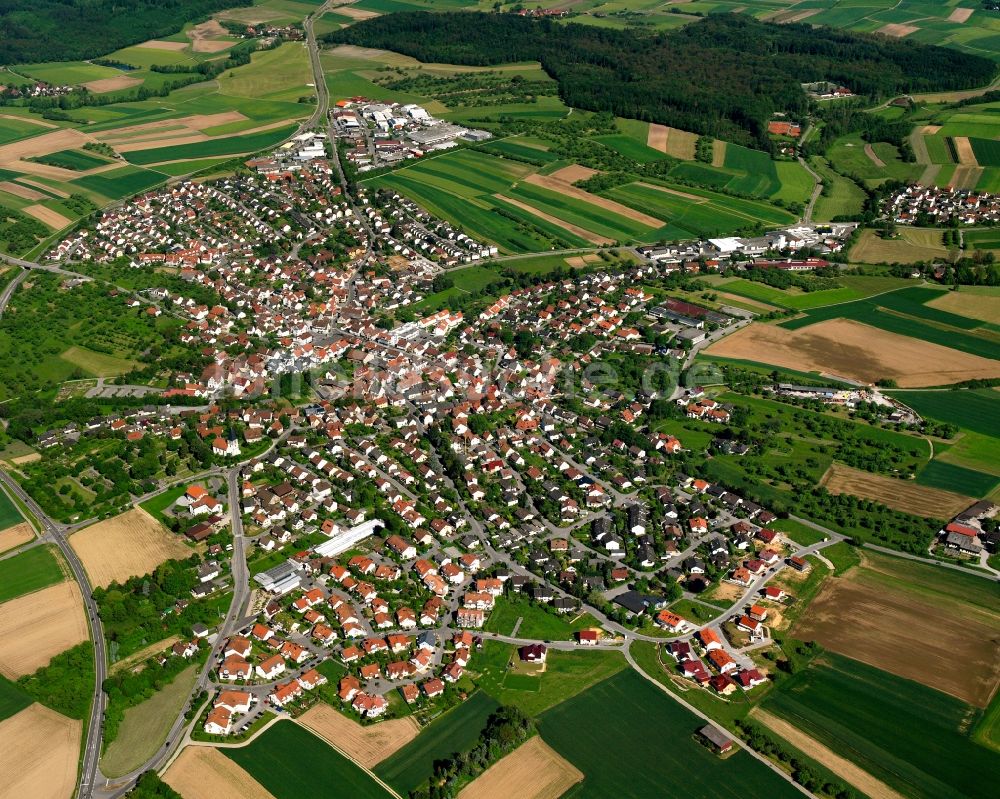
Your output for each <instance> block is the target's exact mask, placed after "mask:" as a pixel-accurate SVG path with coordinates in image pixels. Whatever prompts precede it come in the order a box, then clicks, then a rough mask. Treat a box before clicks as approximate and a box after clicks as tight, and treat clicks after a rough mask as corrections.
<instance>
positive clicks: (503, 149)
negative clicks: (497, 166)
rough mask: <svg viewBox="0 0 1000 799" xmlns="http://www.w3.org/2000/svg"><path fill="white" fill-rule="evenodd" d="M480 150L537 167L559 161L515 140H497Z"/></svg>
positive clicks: (538, 149)
mask: <svg viewBox="0 0 1000 799" xmlns="http://www.w3.org/2000/svg"><path fill="white" fill-rule="evenodd" d="M480 149H481V150H484V151H485V152H488V153H492V154H494V155H500V156H504V155H507V156H510V157H511V158H513V159H514V160H517V161H528V162H530V163H535V164H538V165H539V166H544V165H545V164H551V163H553V162H554V161H558V160H559V159H558V156H555V155H553V154H552V153H550V152H549V151H548V150H542V149H540V148H538V147H531V146H529V145H527V144H523V143H522V142H520V141H519V140H518V139H517V138H511V139H498V140H497V141H493V142H489V143H487V144H484V145H483V146H482V147H480Z"/></svg>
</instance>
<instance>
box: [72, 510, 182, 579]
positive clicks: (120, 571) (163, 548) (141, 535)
mask: <svg viewBox="0 0 1000 799" xmlns="http://www.w3.org/2000/svg"><path fill="white" fill-rule="evenodd" d="M69 542H70V544H71V545H72V547H73V549H74V550H76V554H77V555H79V556H80V560H82V561H83V567H84V568H85V569H86V570H87V574H88V575H90V581H91V583H93V585H95V586H99V587H101V588H104V587H106V586H108V585H110V584H111V583H113V582H122V581H123V580H127V579H128V578H129V577H137V576H140V575H143V574H149V573H150V572H151V571H152V570H153V569H155V568H156V567H157V566H159V565H160V564H161V563H163V562H164V561H167V560H170V559H172V558H173V559H182V558H187V557H190V556H191V552H192V551H191V549H190V548H188V547H187V546H186V545H185V544H184V543H183V542H182V541H181V540H180V538H179V537H178V536H176V535H174V534H173V533H171V532H170V531H169V530H167V528H166V527H164V526H163V525H162V524H160V523H159V522H158V521H157V520H156V519H154V518H153V517H152V516H150V515H149V514H148V513H146V511H144V510H143V509H142V508H133V509H132V510H130V511H126V512H125V513H123V514H121V515H120V516H115V517H114V518H113V519H107V520H106V521H103V522H98V523H97V524H94V525H91V526H90V527H87V528H86V529H84V530H81V531H80V532H78V533H74V534H73V535H72V536H70V539H69Z"/></svg>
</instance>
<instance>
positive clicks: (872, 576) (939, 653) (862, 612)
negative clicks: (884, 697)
mask: <svg viewBox="0 0 1000 799" xmlns="http://www.w3.org/2000/svg"><path fill="white" fill-rule="evenodd" d="M859 552H860V555H861V561H862V562H861V566H860V567H857V568H854V569H852V570H850V571H849V572H848V573H846V574H845V575H842V576H840V577H836V578H833V579H830V580H827V581H826V582H825V583H824V584H823V587H822V589H821V591H820V593H819V595H818V596H817V597H816V598H815V599H813V600H812V602H811V603H810V604H809V607H808V608H807V610H806V612H805V613H804V614H803V615H802V616H800V617H799V619H798V620H797V622H796V624H795V626H794V627H793V629H792V634H793V635H794V636H795V637H796V638H800V639H802V640H815V641H818V642H819V643H820V644H822V645H823V646H824V647H825V648H826V649H829V650H832V651H834V652H837V653H839V654H841V655H846V656H848V657H851V658H854V659H855V660H860V661H863V662H864V663H867V664H869V665H871V666H876V667H878V668H880V669H884V670H886V671H888V672H891V673H892V674H895V675H898V676H900V677H905V678H907V679H910V680H916V681H917V682H920V683H922V684H924V685H927V686H929V687H931V688H935V689H937V690H939V691H943V692H945V693H948V694H950V695H952V696H955V697H958V698H959V699H961V700H962V701H964V702H968V703H969V704H972V705H976V706H978V707H985V706H986V704H987V703H988V702H989V700H990V697H991V696H992V694H993V691H994V690H995V688H996V686H997V682H998V680H1000V661H998V655H1000V643H998V641H997V634H998V632H1000V613H998V612H997V610H996V608H995V607H994V608H986V607H982V606H980V605H973V604H972V603H970V602H967V601H965V599H964V598H961V597H956V596H955V594H954V592H953V587H952V586H944V587H943V589H942V590H941V591H938V590H935V589H936V586H935V585H934V584H933V583H931V584H927V585H920V584H918V585H917V586H913V585H910V584H908V583H907V582H906V581H905V580H903V579H901V578H900V574H899V572H897V571H896V570H895V564H894V563H893V562H892V561H893V560H895V559H892V558H891V556H889V557H888V558H887V559H883V560H875V559H872V558H871V557H870V556H869V553H868V552H867V551H866V550H859ZM919 565H921V566H922V567H923V568H922V571H923V572H924V573H928V572H930V573H933V572H934V567H932V566H926V565H923V564H919ZM917 576H919V575H917ZM971 579H975V578H971ZM928 614H930V616H931V617H933V618H934V619H935V620H936V621H937V622H938V624H937V625H936V627H935V634H934V635H933V636H928V635H926V634H925V628H924V626H923V621H922V620H924V619H927V618H929V615H928Z"/></svg>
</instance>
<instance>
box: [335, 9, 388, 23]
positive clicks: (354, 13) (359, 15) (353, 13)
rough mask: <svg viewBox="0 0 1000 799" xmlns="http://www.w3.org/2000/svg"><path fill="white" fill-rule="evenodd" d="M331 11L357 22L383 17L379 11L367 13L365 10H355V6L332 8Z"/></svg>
mask: <svg viewBox="0 0 1000 799" xmlns="http://www.w3.org/2000/svg"><path fill="white" fill-rule="evenodd" d="M330 10H331V11H332V12H333V13H334V14H343V15H344V16H345V17H350V18H351V19H357V20H363V19H371V18H372V17H378V16H381V15H380V14H379V13H378V12H377V11H365V10H364V9H363V8H354V6H337V7H336V8H331V9H330Z"/></svg>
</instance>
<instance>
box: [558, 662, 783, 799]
mask: <svg viewBox="0 0 1000 799" xmlns="http://www.w3.org/2000/svg"><path fill="white" fill-rule="evenodd" d="M596 720H600V721H599V722H597V721H596ZM704 723H705V722H704V721H703V720H702V719H700V718H698V717H697V716H695V715H693V714H692V713H690V712H689V711H688V710H686V709H685V708H683V707H682V706H681V705H680V704H679V703H677V702H676V701H674V700H673V699H672V698H670V697H669V696H667V695H666V694H664V692H663V691H662V690H661V689H660V688H658V687H657V686H655V685H653V684H651V683H650V682H649V681H648V680H646V679H644V678H643V677H641V676H639V674H638V673H637V672H635V671H633V670H632V669H627V670H625V671H623V672H621V673H620V674H617V675H616V676H614V677H611V678H610V679H607V680H604V681H603V682H601V683H598V684H597V685H595V686H593V687H592V688H590V689H589V690H587V691H585V692H584V693H582V694H580V695H579V696H577V697H575V698H573V699H570V700H569V701H567V702H564V703H562V704H561V705H558V706H557V707H555V708H553V709H552V710H550V711H548V712H547V713H545V714H543V715H542V717H541V719H540V720H539V731H540V732H541V735H542V738H543V740H544V741H545V742H546V743H547V744H549V746H551V747H552V748H553V749H555V750H556V751H557V752H558V753H559V754H560V755H562V756H563V757H564V758H566V759H567V760H568V761H569V762H570V763H572V764H573V765H574V766H576V767H577V768H578V769H580V771H582V772H583V774H584V781H583V783H582V784H581V785H580V786H579V787H578V788H577V789H576V790H575V791H574V792H573V794H572V796H574V797H588V798H589V797H595V798H596V797H600V799H605V797H609V796H620V797H633V798H634V799H646V797H649V798H650V799H654V798H655V799H660V798H661V797H664V796H705V797H708V796H711V797H718V798H719V799H722V798H723V797H734V799H735V797H741V798H743V797H747V796H767V797H774V799H779V798H780V797H798V796H801V794H800V793H799V792H798V791H797V790H796V789H795V788H794V787H793V786H792V785H790V784H789V783H788V782H786V781H785V780H783V779H781V778H780V777H778V776H777V775H775V774H774V772H772V771H771V770H770V769H768V768H766V767H765V766H763V765H761V764H760V763H758V762H757V761H756V760H754V759H753V758H751V757H750V755H748V754H747V753H746V752H741V751H738V752H736V753H735V754H734V755H732V756H730V757H727V758H725V759H719V758H718V757H717V756H716V755H714V754H712V753H711V752H710V751H709V750H708V749H707V748H706V747H705V746H703V745H702V744H700V743H698V742H697V741H696V740H695V738H694V735H695V733H696V732H697V731H698V730H699V729H700V728H701V727H702V726H703V725H704ZM611 744H613V750H612V751H613V756H610V752H609V749H608V747H609V745H611Z"/></svg>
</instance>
